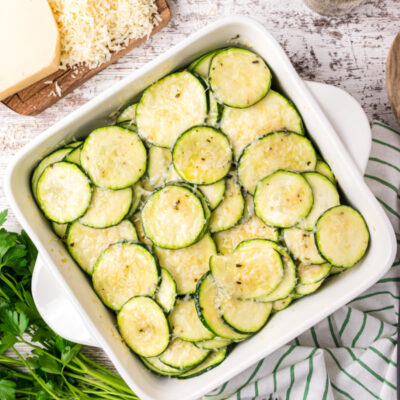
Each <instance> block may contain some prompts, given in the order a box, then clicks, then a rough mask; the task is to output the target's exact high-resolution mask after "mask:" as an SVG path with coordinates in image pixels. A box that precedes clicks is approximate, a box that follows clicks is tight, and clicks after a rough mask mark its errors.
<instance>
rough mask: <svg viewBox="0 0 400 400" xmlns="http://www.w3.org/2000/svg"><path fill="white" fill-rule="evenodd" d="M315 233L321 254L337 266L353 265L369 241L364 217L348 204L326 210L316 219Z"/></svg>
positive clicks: (364, 250)
mask: <svg viewBox="0 0 400 400" xmlns="http://www.w3.org/2000/svg"><path fill="white" fill-rule="evenodd" d="M316 235H317V236H316V238H317V243H318V248H319V249H320V251H321V253H322V254H323V256H324V257H325V258H326V259H327V260H328V261H329V262H331V263H332V264H334V265H336V266H338V267H351V266H353V265H354V264H355V263H356V262H357V261H358V260H359V259H360V258H361V257H362V256H363V255H364V253H365V252H366V250H367V247H368V243H369V233H368V228H367V226H366V224H365V221H364V219H363V218H362V216H361V215H360V214H359V213H358V212H357V211H356V210H354V209H352V208H351V207H349V206H339V207H335V208H332V209H330V210H328V211H327V212H326V213H325V214H324V215H323V216H322V217H321V218H320V219H319V221H318V224H317V232H316Z"/></svg>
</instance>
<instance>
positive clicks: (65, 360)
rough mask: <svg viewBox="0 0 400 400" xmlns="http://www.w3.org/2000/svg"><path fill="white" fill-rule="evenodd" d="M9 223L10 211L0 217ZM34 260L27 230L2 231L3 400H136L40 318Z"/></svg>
mask: <svg viewBox="0 0 400 400" xmlns="http://www.w3.org/2000/svg"><path fill="white" fill-rule="evenodd" d="M6 218H7V210H5V211H3V212H1V213H0V227H1V226H3V224H4V222H5V221H6ZM36 257H37V250H36V248H35V246H34V244H33V243H32V241H31V240H30V238H29V237H28V235H27V234H26V233H25V232H24V231H22V232H21V233H16V232H9V231H7V230H6V229H5V228H4V227H2V228H1V229H0V399H1V400H17V399H22V400H34V399H35V400H49V399H54V400H93V399H96V400H138V397H137V396H136V395H135V394H134V393H133V392H132V391H131V390H130V389H129V387H128V386H127V385H126V383H125V382H124V381H123V380H122V379H121V378H120V377H119V376H118V375H117V374H115V373H113V372H112V371H109V370H108V369H106V368H104V367H102V366H100V365H98V364H97V363H95V362H94V361H92V360H90V359H88V358H87V357H85V356H84V354H83V353H82V351H81V346H80V345H79V344H76V343H72V342H69V341H67V340H65V339H63V338H61V337H60V336H58V335H57V334H56V333H54V332H53V331H52V330H51V329H50V328H49V327H48V326H47V325H46V323H45V322H44V320H43V319H42V318H41V316H40V314H39V313H38V311H37V309H36V307H35V303H34V301H33V298H32V295H31V291H30V285H31V279H32V272H33V268H34V265H35V262H36ZM21 344H23V345H24V348H25V349H26V348H29V349H30V351H29V352H28V354H26V352H24V353H23V352H22V351H21Z"/></svg>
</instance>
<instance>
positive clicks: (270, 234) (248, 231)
mask: <svg viewBox="0 0 400 400" xmlns="http://www.w3.org/2000/svg"><path fill="white" fill-rule="evenodd" d="M214 239H215V242H216V244H217V248H218V251H219V252H220V253H221V254H229V253H232V252H233V250H235V247H236V246H237V245H238V244H239V243H240V242H242V241H243V240H247V239H270V240H278V230H277V229H276V228H272V227H270V226H267V225H265V224H264V223H263V222H262V221H261V220H260V219H259V218H258V217H257V216H255V215H254V216H252V217H250V219H249V220H248V221H247V222H245V223H244V224H240V225H236V226H234V227H233V228H231V229H228V230H227V231H223V232H218V233H215V234H214Z"/></svg>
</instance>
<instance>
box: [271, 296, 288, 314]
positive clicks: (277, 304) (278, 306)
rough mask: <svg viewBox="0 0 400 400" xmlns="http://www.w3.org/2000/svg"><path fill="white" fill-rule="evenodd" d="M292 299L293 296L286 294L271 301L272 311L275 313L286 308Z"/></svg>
mask: <svg viewBox="0 0 400 400" xmlns="http://www.w3.org/2000/svg"><path fill="white" fill-rule="evenodd" d="M292 301H293V296H288V297H286V298H284V299H282V300H276V301H274V302H273V303H272V312H273V313H276V312H278V311H282V310H284V309H285V308H288V307H289V306H290V304H291V302H292Z"/></svg>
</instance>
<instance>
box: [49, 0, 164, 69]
mask: <svg viewBox="0 0 400 400" xmlns="http://www.w3.org/2000/svg"><path fill="white" fill-rule="evenodd" d="M48 2H49V4H50V7H51V8H52V10H53V14H54V17H55V20H56V22H57V25H58V29H59V31H60V39H61V68H64V69H65V68H67V67H74V66H78V65H86V66H88V67H89V68H96V67H97V66H99V65H100V64H103V63H104V62H107V61H108V60H109V59H110V58H111V54H112V53H113V52H115V51H118V50H121V49H122V48H123V47H124V46H125V45H126V44H127V43H128V42H129V40H131V39H138V38H143V37H145V36H147V37H148V36H149V35H150V33H151V31H152V30H153V27H154V26H155V25H157V24H158V23H159V21H160V19H161V18H160V15H159V14H158V11H157V6H156V4H155V1H154V0H48Z"/></svg>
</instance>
